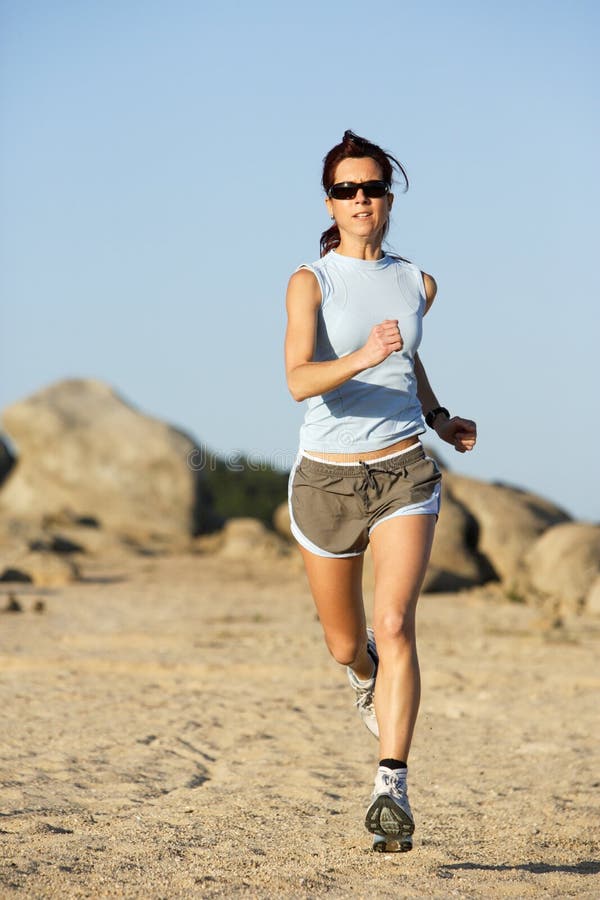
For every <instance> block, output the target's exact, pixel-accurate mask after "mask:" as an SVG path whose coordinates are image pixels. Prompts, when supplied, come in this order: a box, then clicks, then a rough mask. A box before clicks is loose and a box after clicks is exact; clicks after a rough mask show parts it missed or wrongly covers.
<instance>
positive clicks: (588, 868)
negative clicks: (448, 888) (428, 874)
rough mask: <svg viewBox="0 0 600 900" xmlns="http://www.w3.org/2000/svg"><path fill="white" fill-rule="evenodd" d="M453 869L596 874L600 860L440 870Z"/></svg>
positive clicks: (455, 866)
mask: <svg viewBox="0 0 600 900" xmlns="http://www.w3.org/2000/svg"><path fill="white" fill-rule="evenodd" d="M453 869H474V870H480V871H486V872H532V873H533V874H534V875H545V874H547V873H549V872H564V873H566V874H568V875H597V874H598V873H599V872H600V861H598V860H595V859H584V860H582V861H581V862H578V863H573V864H572V865H566V864H565V865H553V864H552V863H543V862H539V863H536V862H528V863H520V864H518V865H515V866H510V865H508V864H505V863H504V864H502V865H498V866H493V865H486V864H485V863H483V864H482V863H472V862H464V863H452V864H451V865H447V866H443V867H442V872H450V871H452V870H453Z"/></svg>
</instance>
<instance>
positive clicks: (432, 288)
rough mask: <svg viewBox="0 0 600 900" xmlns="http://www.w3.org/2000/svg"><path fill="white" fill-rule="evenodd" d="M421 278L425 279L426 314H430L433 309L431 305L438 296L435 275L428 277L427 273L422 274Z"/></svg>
mask: <svg viewBox="0 0 600 900" xmlns="http://www.w3.org/2000/svg"><path fill="white" fill-rule="evenodd" d="M421 277H422V279H423V286H424V288H425V301H426V302H425V313H426V312H429V310H430V309H431V304H432V303H433V301H434V300H435V295H436V294H437V284H436V281H435V278H434V277H433V275H428V274H427V272H421Z"/></svg>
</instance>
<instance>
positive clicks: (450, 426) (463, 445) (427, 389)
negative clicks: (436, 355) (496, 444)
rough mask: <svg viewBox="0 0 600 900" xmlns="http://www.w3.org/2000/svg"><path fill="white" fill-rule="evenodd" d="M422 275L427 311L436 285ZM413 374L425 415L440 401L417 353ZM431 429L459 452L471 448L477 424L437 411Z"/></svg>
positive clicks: (473, 444) (428, 277)
mask: <svg viewBox="0 0 600 900" xmlns="http://www.w3.org/2000/svg"><path fill="white" fill-rule="evenodd" d="M422 275H423V283H424V285H425V295H426V299H427V303H426V305H425V313H427V312H428V311H429V309H430V308H431V304H432V303H433V301H434V299H435V295H436V292H437V285H436V283H435V280H434V279H433V278H432V277H431V275H428V274H427V273H426V272H423V273H422ZM415 376H416V379H417V396H418V398H419V400H420V403H421V408H422V409H423V414H424V415H427V413H428V412H430V411H431V410H433V409H437V408H438V407H439V406H440V403H439V401H438V399H437V397H436V395H435V393H434V391H433V388H432V387H431V385H430V384H429V379H428V378H427V372H426V371H425V367H424V366H423V363H422V362H421V359H420V357H419V354H418V353H415ZM433 429H434V431H435V432H436V433H437V435H438V437H440V438H441V439H442V440H443V441H446V442H447V443H448V444H452V446H453V447H454V449H455V450H458V452H459V453H464V452H465V451H467V450H472V449H473V447H474V446H475V442H476V441H477V426H476V424H475V422H473V421H471V419H463V418H462V417H461V416H452V417H448V416H447V415H446V414H445V413H444V412H439V413H438V414H437V415H436V417H435V419H434V420H433Z"/></svg>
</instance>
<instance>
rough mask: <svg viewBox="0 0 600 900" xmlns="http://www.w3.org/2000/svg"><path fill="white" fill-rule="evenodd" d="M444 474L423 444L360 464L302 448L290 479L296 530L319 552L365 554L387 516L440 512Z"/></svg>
mask: <svg viewBox="0 0 600 900" xmlns="http://www.w3.org/2000/svg"><path fill="white" fill-rule="evenodd" d="M441 478H442V473H441V472H440V470H439V468H438V466H437V464H436V462H435V460H434V459H432V458H431V457H429V456H426V454H425V451H424V449H423V447H422V445H421V444H420V443H419V444H415V446H414V447H410V448H409V449H408V450H401V451H400V452H399V453H395V454H393V455H391V456H388V457H384V458H382V459H370V460H368V461H365V462H363V461H361V462H355V463H332V462H326V461H324V460H317V459H315V458H314V457H309V456H306V455H305V454H304V453H302V452H300V453H299V455H298V458H297V459H296V462H295V464H294V466H293V468H292V471H291V472H290V478H289V494H288V497H289V509H290V520H291V529H292V534H293V535H294V537H295V538H296V540H297V541H298V543H299V544H301V545H302V546H303V547H305V548H306V549H307V550H310V551H312V552H313V553H316V554H317V555H319V556H329V557H336V556H340V557H342V556H359V555H360V554H361V553H364V551H365V550H366V548H367V545H368V543H369V535H370V533H371V531H372V530H373V528H375V527H376V526H377V525H379V524H381V522H384V521H385V520H386V519H389V518H392V517H393V516H404V515H435V516H436V517H437V515H438V513H439V508H440V487H441V485H440V482H441Z"/></svg>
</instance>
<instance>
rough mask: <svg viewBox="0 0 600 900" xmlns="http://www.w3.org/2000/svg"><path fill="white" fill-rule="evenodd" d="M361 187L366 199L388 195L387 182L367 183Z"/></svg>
mask: <svg viewBox="0 0 600 900" xmlns="http://www.w3.org/2000/svg"><path fill="white" fill-rule="evenodd" d="M361 187H362V189H363V191H364V192H365V196H366V197H385V195H386V194H387V184H386V183H385V181H367V182H365V184H363V185H361Z"/></svg>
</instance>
